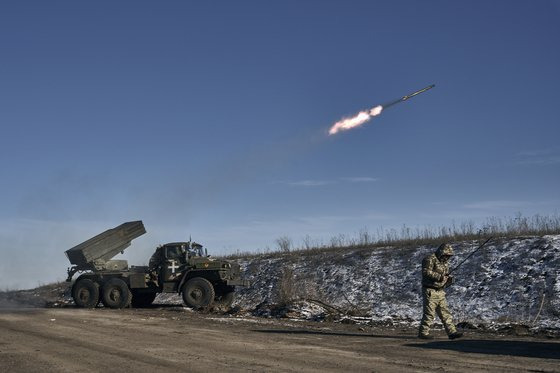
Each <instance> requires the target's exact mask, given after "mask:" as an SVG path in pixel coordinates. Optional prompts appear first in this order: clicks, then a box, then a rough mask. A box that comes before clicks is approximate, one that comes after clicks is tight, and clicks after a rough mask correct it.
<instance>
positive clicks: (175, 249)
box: [165, 246, 185, 259]
mask: <svg viewBox="0 0 560 373" xmlns="http://www.w3.org/2000/svg"><path fill="white" fill-rule="evenodd" d="M165 256H166V257H167V259H181V258H183V257H184V256H185V250H184V249H183V248H182V247H181V246H167V250H166V253H165Z"/></svg>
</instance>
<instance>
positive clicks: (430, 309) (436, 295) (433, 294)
mask: <svg viewBox="0 0 560 373" xmlns="http://www.w3.org/2000/svg"><path fill="white" fill-rule="evenodd" d="M422 299H423V301H424V305H423V312H422V321H421V322H420V330H419V334H422V335H428V334H429V333H430V328H431V327H432V323H433V322H434V317H435V315H436V314H437V315H438V316H439V318H440V319H441V322H442V323H443V327H444V328H445V331H446V332H447V334H448V335H449V334H453V333H455V332H457V328H455V324H453V318H452V317H451V313H450V312H449V307H448V306H447V300H446V299H445V291H444V290H443V289H441V290H436V289H430V288H426V287H422Z"/></svg>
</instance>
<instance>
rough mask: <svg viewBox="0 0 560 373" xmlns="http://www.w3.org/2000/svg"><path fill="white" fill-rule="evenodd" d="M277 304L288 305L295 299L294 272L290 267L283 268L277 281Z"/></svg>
mask: <svg viewBox="0 0 560 373" xmlns="http://www.w3.org/2000/svg"><path fill="white" fill-rule="evenodd" d="M277 289H278V304H281V305H286V304H290V303H291V302H292V301H293V300H294V299H295V278H294V270H293V269H292V268H291V267H284V268H283V269H282V271H281V273H280V278H279V279H278V286H277Z"/></svg>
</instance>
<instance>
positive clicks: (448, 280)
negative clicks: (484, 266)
mask: <svg viewBox="0 0 560 373" xmlns="http://www.w3.org/2000/svg"><path fill="white" fill-rule="evenodd" d="M493 238H494V237H490V238H489V239H487V240H486V241H484V242H483V243H482V245H480V246H479V247H477V248H476V249H475V250H474V251H473V252H472V253H470V254H469V255H468V256H467V257H466V258H465V259H463V261H462V262H461V263H459V264H457V265H456V266H455V267H454V268H453V269H452V270H451V271H449V273H448V274H447V276H449V278H448V279H447V282H446V283H445V284H444V285H443V287H449V286H451V284H452V283H453V276H451V274H452V273H453V272H454V271H455V270H456V269H457V268H459V267H460V266H461V265H463V263H465V262H466V261H467V260H469V258H470V257H471V256H473V255H474V254H475V253H476V252H477V251H478V250H480V249H482V248H483V247H484V246H485V245H486V244H487V243H488V242H490V241H491V240H492V239H493Z"/></svg>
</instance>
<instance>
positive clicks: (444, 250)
mask: <svg viewBox="0 0 560 373" xmlns="http://www.w3.org/2000/svg"><path fill="white" fill-rule="evenodd" d="M436 255H437V256H438V257H441V256H444V255H447V256H452V255H453V248H452V247H451V245H450V244H448V243H442V244H441V245H439V247H438V249H437V251H436Z"/></svg>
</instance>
